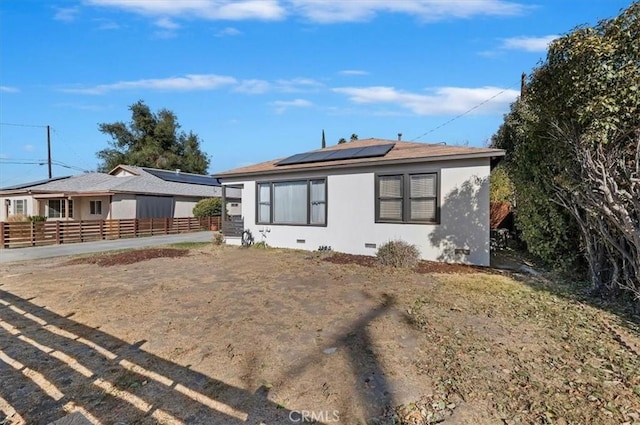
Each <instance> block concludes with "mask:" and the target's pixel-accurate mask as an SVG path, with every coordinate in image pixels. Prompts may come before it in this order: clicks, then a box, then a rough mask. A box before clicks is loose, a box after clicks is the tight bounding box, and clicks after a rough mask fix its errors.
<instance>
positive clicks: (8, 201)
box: [4, 199, 11, 207]
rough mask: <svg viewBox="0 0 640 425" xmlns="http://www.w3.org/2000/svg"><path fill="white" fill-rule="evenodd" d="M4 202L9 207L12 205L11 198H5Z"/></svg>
mask: <svg viewBox="0 0 640 425" xmlns="http://www.w3.org/2000/svg"><path fill="white" fill-rule="evenodd" d="M4 204H5V205H6V206H8V207H9V206H11V199H5V200H4Z"/></svg>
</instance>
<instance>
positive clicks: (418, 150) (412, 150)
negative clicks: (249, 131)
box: [215, 139, 504, 178]
mask: <svg viewBox="0 0 640 425" xmlns="http://www.w3.org/2000/svg"><path fill="white" fill-rule="evenodd" d="M390 144H392V145H393V147H392V148H391V150H389V152H387V153H386V154H385V155H382V156H375V157H364V158H362V157H360V158H350V159H339V160H328V161H317V162H310V163H309V162H305V163H298V164H287V165H278V163H279V162H280V161H282V160H283V159H285V158H277V159H274V160H271V161H266V162H261V163H258V164H253V165H249V166H246V167H240V168H236V169H233V170H229V171H224V172H222V173H218V174H216V175H215V177H218V178H225V177H235V176H244V175H252V174H272V173H285V172H294V171H303V170H315V169H318V168H342V167H354V166H367V165H377V164H385V163H405V162H407V163H408V162H426V161H444V160H450V159H464V158H494V157H502V156H504V151H503V150H502V149H490V148H474V147H463V146H447V145H444V144H427V143H415V142H401V141H394V140H384V139H363V140H356V141H353V142H348V143H342V144H339V145H335V146H329V147H326V148H324V149H318V150H315V151H311V152H309V153H315V152H329V151H333V150H340V149H350V148H358V147H360V148H366V147H369V146H380V145H390Z"/></svg>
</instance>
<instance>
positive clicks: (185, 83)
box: [61, 74, 237, 94]
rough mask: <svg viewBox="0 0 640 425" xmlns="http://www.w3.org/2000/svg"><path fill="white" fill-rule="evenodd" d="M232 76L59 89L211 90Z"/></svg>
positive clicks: (81, 91)
mask: <svg viewBox="0 0 640 425" xmlns="http://www.w3.org/2000/svg"><path fill="white" fill-rule="evenodd" d="M236 83H237V81H236V79H235V78H233V77H227V76H224V75H215V74H188V75H185V76H183V77H170V78H152V79H143V80H135V81H119V82H117V83H112V84H99V85H97V86H93V87H82V88H65V89H61V91H64V92H67V93H78V94H105V93H108V92H112V91H118V90H140V89H143V90H145V89H146V90H165V91H193V90H213V89H217V88H219V87H222V86H226V85H233V84H236Z"/></svg>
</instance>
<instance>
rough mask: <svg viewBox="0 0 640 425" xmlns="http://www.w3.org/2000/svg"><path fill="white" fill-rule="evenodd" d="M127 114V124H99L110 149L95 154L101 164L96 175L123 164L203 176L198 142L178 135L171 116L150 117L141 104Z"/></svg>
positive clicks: (205, 162) (193, 136) (164, 111)
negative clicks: (128, 119)
mask: <svg viewBox="0 0 640 425" xmlns="http://www.w3.org/2000/svg"><path fill="white" fill-rule="evenodd" d="M129 110H130V111H131V121H130V122H129V123H124V122H121V121H119V122H115V123H102V124H99V129H100V132H102V133H104V134H107V135H109V136H111V140H110V141H109V145H110V147H108V148H106V149H103V150H101V151H99V152H98V153H97V154H96V155H97V157H98V158H99V159H100V160H101V161H102V163H101V164H100V165H99V167H98V169H99V170H100V171H103V172H107V171H109V170H111V169H113V168H114V167H115V166H117V165H118V164H127V165H137V166H141V167H154V168H163V169H168V170H173V169H178V168H179V169H180V170H182V171H184V172H188V173H197V174H206V172H207V168H208V167H209V162H210V160H209V157H208V155H207V154H206V153H204V152H202V150H201V149H200V139H199V138H198V136H197V135H196V134H194V133H193V132H189V133H185V132H184V131H180V124H178V118H177V117H176V115H175V114H174V113H173V112H171V111H169V110H167V109H161V110H159V111H158V112H156V113H153V112H151V109H150V108H149V107H148V106H147V105H146V104H145V103H144V101H142V100H140V101H138V102H136V103H134V104H133V105H131V106H130V107H129Z"/></svg>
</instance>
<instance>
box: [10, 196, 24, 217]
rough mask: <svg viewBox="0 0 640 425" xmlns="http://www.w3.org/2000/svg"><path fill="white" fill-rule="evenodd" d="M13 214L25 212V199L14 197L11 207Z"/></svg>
mask: <svg viewBox="0 0 640 425" xmlns="http://www.w3.org/2000/svg"><path fill="white" fill-rule="evenodd" d="M13 213H14V214H23V215H26V214H27V200H26V199H16V200H15V202H14V207H13Z"/></svg>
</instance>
